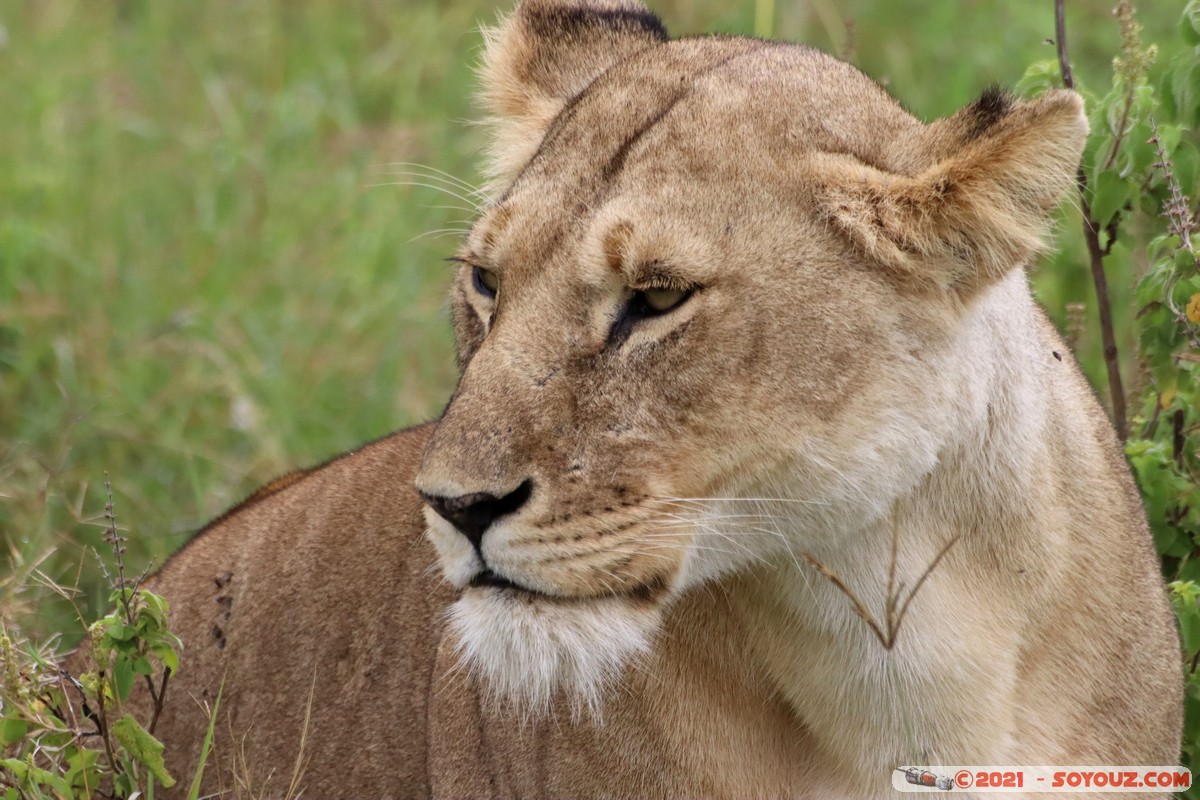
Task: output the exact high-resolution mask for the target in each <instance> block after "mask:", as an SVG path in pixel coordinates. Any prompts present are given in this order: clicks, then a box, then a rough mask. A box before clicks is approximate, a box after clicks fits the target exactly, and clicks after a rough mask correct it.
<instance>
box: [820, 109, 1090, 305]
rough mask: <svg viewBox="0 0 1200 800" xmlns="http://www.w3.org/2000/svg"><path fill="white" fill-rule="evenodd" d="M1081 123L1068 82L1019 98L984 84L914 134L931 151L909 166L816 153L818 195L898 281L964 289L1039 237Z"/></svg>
mask: <svg viewBox="0 0 1200 800" xmlns="http://www.w3.org/2000/svg"><path fill="white" fill-rule="evenodd" d="M1087 132H1088V124H1087V118H1086V117H1085V116H1084V113H1083V101H1082V100H1081V99H1080V97H1079V95H1077V94H1075V93H1074V92H1068V91H1055V92H1051V93H1049V94H1046V95H1044V96H1042V97H1041V98H1039V99H1037V100H1033V101H1029V102H1024V103H1017V102H1015V101H1013V100H1012V99H1011V98H1008V97H1007V96H1006V95H1003V94H1001V93H999V92H988V93H987V94H985V95H984V96H983V97H982V98H980V100H978V101H976V102H975V103H973V104H972V105H970V106H968V107H967V108H965V109H963V110H962V111H960V112H959V113H958V114H955V115H954V116H952V117H949V118H947V119H945V120H941V121H939V122H937V123H934V124H933V125H931V126H930V127H929V128H928V134H929V138H928V139H927V141H925V142H922V143H914V144H913V147H914V148H919V149H923V150H924V151H925V152H926V153H928V154H930V156H932V157H933V158H935V159H936V160H935V161H934V163H933V164H932V166H929V167H927V168H925V169H923V170H921V171H919V172H917V173H916V174H915V175H899V174H895V173H891V172H884V171H881V170H878V169H875V168H874V167H870V166H867V165H865V164H862V163H861V162H858V161H855V160H853V159H850V158H848V157H846V156H837V155H821V156H818V157H817V159H816V160H815V163H814V167H815V169H816V173H817V181H818V186H819V187H820V188H819V189H818V192H819V201H820V204H821V206H822V210H823V211H824V213H825V215H826V216H827V218H828V219H829V220H830V221H831V222H832V223H833V224H834V227H835V228H837V229H840V230H841V231H843V232H844V233H845V234H846V235H847V236H848V237H849V238H850V239H851V241H852V242H853V243H854V244H855V245H856V246H857V247H858V248H859V249H860V250H861V251H862V252H863V253H864V254H865V255H866V256H868V257H869V258H871V259H872V260H874V261H876V262H877V263H879V264H881V265H882V266H883V267H885V268H886V269H888V270H889V271H892V272H894V273H896V274H897V275H898V276H899V277H900V278H901V279H903V280H905V281H909V282H915V283H918V284H925V285H927V286H939V287H941V288H943V289H947V290H952V291H955V292H958V293H959V294H962V295H969V294H971V293H972V292H974V291H976V290H978V289H979V288H982V287H984V286H986V285H988V284H989V283H991V282H993V281H995V280H998V279H999V278H1001V277H1002V276H1004V275H1005V274H1007V273H1008V272H1009V271H1010V270H1011V269H1013V268H1014V267H1016V266H1019V265H1022V264H1024V263H1025V262H1026V261H1027V260H1028V259H1029V258H1030V257H1031V256H1032V255H1033V254H1035V253H1036V252H1037V251H1039V250H1040V249H1041V248H1042V247H1044V246H1045V238H1046V232H1047V224H1048V220H1047V217H1048V215H1049V212H1050V211H1051V210H1053V209H1054V207H1055V206H1056V205H1057V204H1058V202H1059V200H1060V199H1061V197H1062V195H1063V193H1064V192H1065V191H1066V190H1067V189H1068V188H1070V187H1071V186H1072V185H1073V184H1074V181H1075V174H1076V170H1077V168H1078V165H1079V158H1080V156H1081V155H1082V153H1083V145H1084V141H1085V139H1086V138H1087ZM926 163H928V159H927V160H926Z"/></svg>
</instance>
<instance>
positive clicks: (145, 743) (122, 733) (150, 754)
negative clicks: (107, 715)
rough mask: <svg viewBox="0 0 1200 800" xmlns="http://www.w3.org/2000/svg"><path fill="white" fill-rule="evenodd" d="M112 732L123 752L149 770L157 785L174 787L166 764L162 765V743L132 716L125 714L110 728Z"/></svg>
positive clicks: (173, 781)
mask: <svg viewBox="0 0 1200 800" xmlns="http://www.w3.org/2000/svg"><path fill="white" fill-rule="evenodd" d="M112 732H113V736H114V737H115V738H116V740H117V741H118V742H120V743H121V746H122V747H124V748H125V752H127V753H129V755H131V756H133V758H135V759H136V760H137V761H138V763H140V764H142V765H143V766H145V767H146V769H148V770H150V772H151V773H152V774H153V775H154V777H155V778H156V779H157V780H158V782H159V783H161V784H162V785H163V786H165V787H167V788H168V789H169V788H171V787H172V786H174V785H175V779H174V778H172V777H171V775H170V774H169V773H168V772H167V767H166V764H165V763H163V757H162V752H163V745H162V742H160V741H159V740H158V739H155V738H154V737H153V736H151V735H150V734H149V733H148V732H147V731H146V729H145V728H143V727H142V726H141V725H140V724H139V723H138V721H137V720H136V719H134V718H133V715H132V714H126V715H125V716H123V717H121V718H120V719H119V720H117V721H116V723H115V724H114V725H113V726H112Z"/></svg>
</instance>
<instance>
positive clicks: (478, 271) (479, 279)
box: [471, 267, 500, 297]
mask: <svg viewBox="0 0 1200 800" xmlns="http://www.w3.org/2000/svg"><path fill="white" fill-rule="evenodd" d="M471 282H472V283H474V284H475V290H476V291H477V292H479V293H480V294H481V295H483V296H484V297H495V296H496V290H497V289H499V288H500V279H499V278H497V277H496V273H494V272H492V271H491V270H490V269H484V268H483V267H475V269H474V271H473V272H472V273H471Z"/></svg>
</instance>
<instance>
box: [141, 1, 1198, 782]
mask: <svg viewBox="0 0 1200 800" xmlns="http://www.w3.org/2000/svg"><path fill="white" fill-rule="evenodd" d="M488 42H489V44H488V50H487V55H486V57H485V68H484V74H483V84H484V88H483V96H484V99H485V102H486V103H487V104H488V106H489V111H490V112H491V113H492V115H493V124H494V126H495V129H496V134H495V147H494V150H493V162H492V173H491V174H492V176H493V178H494V181H495V183H494V188H495V196H494V198H493V200H492V201H491V203H490V204H489V205H488V207H487V209H486V210H485V211H484V213H483V214H482V215H481V218H480V220H479V221H478V222H477V224H476V225H475V227H474V229H473V230H472V232H471V234H470V235H469V237H468V238H467V240H466V242H465V244H464V247H463V250H462V252H461V253H460V256H461V257H462V259H463V260H464V262H466V263H465V265H464V266H463V268H462V271H461V274H460V276H459V279H458V281H457V282H456V284H455V288H454V316H455V323H456V332H457V336H458V341H459V350H460V361H461V363H462V364H463V375H462V380H461V382H460V385H459V386H458V389H457V390H456V392H455V395H454V397H453V399H452V401H451V403H450V405H449V406H448V408H447V410H446V412H445V414H444V416H443V417H442V419H441V420H440V421H439V422H438V423H437V425H436V427H434V426H425V427H422V428H418V429H414V430H412V431H408V432H404V433H400V434H396V435H395V436H393V437H390V438H388V439H385V440H382V441H380V442H378V443H375V444H372V445H369V446H367V447H364V448H363V449H361V450H360V451H358V452H356V453H352V454H348V455H347V456H346V457H344V458H342V459H340V460H338V461H335V462H333V463H332V464H330V465H327V466H325V467H323V468H320V469H317V470H313V471H309V472H307V473H304V474H302V475H300V476H298V477H297V478H296V479H293V480H288V481H285V482H282V483H279V484H278V485H277V486H276V487H275V488H274V490H272V491H268V492H267V493H265V494H263V493H260V494H259V495H256V496H255V497H254V498H252V502H251V503H250V504H249V505H248V506H246V507H245V508H243V509H242V510H239V511H237V512H236V513H233V514H231V515H228V516H226V517H224V518H223V519H222V520H220V521H219V522H218V523H216V524H215V525H214V526H212V527H211V528H210V529H209V530H208V531H206V532H205V533H203V534H202V535H201V536H199V537H198V538H197V539H196V540H195V541H194V542H193V543H191V544H190V545H189V546H188V547H186V548H185V549H184V550H183V551H182V552H181V553H180V554H178V555H176V556H175V557H174V558H173V559H172V560H171V561H170V562H169V563H168V564H166V566H165V567H164V568H163V569H162V571H161V572H160V573H159V575H158V576H157V577H156V578H155V580H154V588H155V589H156V590H158V591H161V592H164V593H165V594H166V595H167V597H168V598H169V599H170V601H171V603H172V607H173V613H172V622H173V624H174V625H175V626H176V629H177V630H178V631H179V632H180V634H181V635H182V636H183V638H184V640H185V642H186V643H187V646H188V649H187V652H186V654H185V659H184V668H183V671H182V672H181V674H180V675H179V676H178V678H177V679H176V680H174V681H172V688H171V693H172V695H174V697H173V701H172V702H171V703H170V704H169V710H168V712H167V715H166V716H165V718H164V720H163V722H162V731H163V734H164V738H165V739H166V741H167V753H168V757H169V758H170V759H171V764H172V766H173V768H174V769H175V770H176V771H177V772H184V771H185V765H187V764H190V763H193V761H194V758H195V756H196V754H197V752H198V748H199V741H200V738H201V735H202V733H203V730H204V727H205V725H204V717H203V714H202V713H201V710H200V707H199V705H198V704H197V703H194V702H193V699H194V700H196V701H207V702H211V701H212V700H213V698H214V697H215V694H216V692H217V688H218V686H220V685H221V683H222V680H223V681H224V690H223V691H224V699H223V701H222V719H221V721H220V725H219V726H218V731H219V732H221V739H220V743H219V750H218V758H217V765H218V767H219V768H214V769H212V770H211V771H210V773H209V774H208V775H207V776H206V787H205V792H211V791H215V790H216V789H218V788H219V787H222V786H224V787H229V786H230V785H231V782H232V781H234V780H235V777H234V775H235V773H238V774H244V775H250V776H253V778H254V780H255V781H256V783H257V786H258V787H260V788H261V786H262V782H263V781H264V780H267V776H273V777H271V778H270V781H271V783H270V784H269V787H273V791H275V792H279V791H282V789H283V787H284V786H285V785H286V783H287V779H288V776H290V774H291V772H292V767H293V764H294V762H295V759H296V753H297V749H298V747H299V742H300V738H301V728H302V721H303V719H304V714H305V707H306V698H307V696H308V692H309V688H310V686H311V687H312V692H313V700H312V720H311V723H310V729H309V731H308V745H307V750H306V752H305V754H304V756H305V758H306V759H307V762H306V763H307V770H306V773H305V780H304V784H305V785H306V786H307V791H306V794H305V796H311V797H326V796H346V797H367V796H370V797H402V796H437V797H500V796H520V797H539V796H557V797H585V796H655V797H696V796H712V797H760V796H761V797H768V796H769V797H780V796H788V797H813V798H874V797H891V796H892V794H893V791H892V789H891V771H892V769H893V768H894V767H896V766H899V765H902V764H968V765H1004V764H1010V765H1019V764H1118V765H1122V764H1164V765H1165V764H1171V763H1174V762H1175V760H1176V758H1177V756H1178V745H1179V737H1180V725H1181V703H1182V696H1181V679H1180V664H1179V649H1178V641H1177V638H1176V633H1175V630H1174V623H1173V619H1172V616H1171V614H1170V611H1169V608H1168V606H1167V603H1166V600H1165V596H1164V592H1163V587H1162V582H1161V579H1160V577H1159V573H1158V567H1157V561H1156V558H1155V554H1154V551H1153V548H1152V546H1151V541H1150V538H1149V535H1148V533H1147V530H1146V526H1145V522H1144V519H1143V514H1142V510H1141V506H1140V502H1139V499H1138V496H1137V493H1136V489H1135V487H1134V485H1133V483H1132V481H1131V480H1130V477H1129V473H1128V470H1127V468H1126V466H1125V463H1124V460H1123V457H1122V455H1121V452H1120V450H1119V448H1118V445H1117V443H1116V441H1115V438H1114V436H1113V433H1112V430H1111V428H1110V426H1109V424H1108V422H1107V420H1106V418H1105V416H1104V413H1103V411H1102V410H1101V409H1100V407H1099V406H1098V405H1097V403H1096V401H1095V399H1094V398H1093V396H1092V394H1091V391H1090V390H1089V388H1088V386H1087V385H1086V383H1085V382H1084V380H1083V378H1082V377H1081V375H1080V373H1079V370H1078V368H1077V367H1076V365H1075V364H1074V362H1073V361H1072V359H1071V356H1070V354H1069V353H1068V352H1067V350H1066V347H1065V346H1064V345H1063V343H1062V342H1061V340H1060V339H1059V338H1058V336H1057V335H1056V333H1055V332H1054V330H1053V328H1052V326H1051V325H1050V324H1049V323H1048V322H1047V320H1046V318H1045V316H1044V315H1043V314H1042V312H1041V311H1040V309H1038V308H1037V306H1036V305H1035V304H1034V302H1033V301H1032V299H1031V298H1030V294H1029V290H1028V286H1027V283H1026V278H1025V274H1024V271H1023V269H1022V266H1023V264H1024V263H1026V261H1027V260H1028V259H1029V258H1030V257H1031V255H1033V254H1034V253H1036V252H1037V251H1038V250H1039V249H1040V248H1042V247H1044V246H1045V243H1046V215H1047V213H1048V212H1049V211H1050V210H1051V209H1052V208H1053V207H1054V205H1055V204H1056V202H1057V201H1058V199H1059V198H1060V197H1061V196H1062V195H1063V193H1064V192H1065V191H1067V190H1068V189H1069V188H1070V186H1071V183H1072V180H1073V176H1074V172H1075V167H1076V163H1077V161H1078V158H1079V155H1080V152H1081V150H1082V147H1083V142H1084V138H1085V136H1086V122H1085V119H1084V116H1083V113H1082V105H1081V101H1080V99H1079V98H1078V96H1076V95H1074V94H1072V93H1069V92H1052V93H1049V94H1047V95H1045V96H1043V97H1042V98H1040V99H1038V100H1035V101H1029V102H1016V101H1011V100H1009V99H1007V98H1005V97H1003V96H1002V95H999V94H997V93H989V94H986V95H984V97H983V98H981V99H980V101H979V102H978V103H976V104H973V105H972V106H970V107H968V108H967V109H964V110H963V111H962V112H960V113H959V114H957V115H955V116H954V117H951V118H949V119H946V120H941V121H938V122H935V123H933V124H932V125H925V124H923V123H921V122H920V121H918V120H916V119H914V118H913V117H912V116H911V115H909V114H908V113H906V112H905V111H904V110H903V109H901V108H900V107H899V105H898V104H897V103H896V102H895V101H894V100H892V99H891V98H890V97H889V96H888V95H887V94H886V93H885V92H884V91H883V90H882V89H881V88H879V87H878V86H877V85H875V84H874V83H872V82H871V81H870V80H869V79H867V78H866V77H865V76H863V75H862V74H860V73H859V72H857V71H856V70H855V69H853V68H852V67H850V66H848V65H846V64H843V63H841V62H838V61H836V60H834V59H831V58H830V57H828V56H826V55H824V54H821V53H819V52H816V51H813V50H809V49H806V48H801V47H795V46H788V45H781V44H776V43H766V42H760V41H756V40H750V39H738V38H720V37H713V38H701V39H684V40H676V41H669V42H668V41H666V40H665V38H664V34H663V33H662V32H661V28H660V27H659V26H658V23H657V20H655V19H654V18H653V17H651V16H650V15H649V14H648V12H646V11H645V10H644V9H642V8H641V7H640V6H639V5H637V4H635V3H633V2H630V1H629V0H614V1H611V2H610V1H608V0H591V1H589V0H573V1H572V0H527V2H526V3H525V4H524V5H522V6H521V7H520V8H519V9H518V10H517V11H516V12H515V13H514V14H513V15H512V16H510V17H508V18H507V19H506V20H505V22H504V23H503V25H502V26H501V28H500V29H498V30H496V31H494V32H492V33H490V34H489V37H488ZM476 266H478V267H481V268H485V269H488V270H491V271H493V272H494V273H495V275H496V276H497V278H498V281H499V290H498V294H497V296H496V298H495V299H494V300H492V299H490V298H488V297H487V296H485V294H483V293H481V292H480V291H478V290H477V289H476V288H475V287H474V286H473V285H472V278H471V276H472V270H473V268H474V267H476ZM654 286H670V287H675V288H681V289H683V288H694V289H695V292H694V294H693V295H692V296H691V297H690V298H689V299H687V300H686V301H685V302H684V303H683V304H682V305H680V306H679V307H678V308H676V309H675V310H673V311H671V312H669V313H667V314H664V315H662V316H657V317H650V318H646V319H641V320H639V321H637V322H635V323H634V324H632V325H628V326H626V327H625V328H621V327H620V325H621V324H622V323H620V322H619V321H620V319H621V318H622V315H623V314H624V313H625V309H626V306H627V304H628V303H629V302H630V301H631V297H632V296H633V291H634V290H639V289H647V288H651V287H654ZM621 331H623V332H621ZM526 481H528V482H530V483H529V484H528V485H529V486H531V487H532V489H531V492H530V494H529V498H528V500H527V501H526V502H525V503H524V504H523V505H521V506H520V507H519V508H517V509H516V510H515V511H513V512H512V513H509V514H507V515H506V516H503V517H501V518H500V519H498V520H497V521H496V522H495V523H494V524H493V525H492V526H491V528H489V529H488V530H487V532H486V533H485V534H484V536H483V539H482V542H481V547H480V552H478V553H477V552H476V551H475V550H474V549H473V548H472V547H471V545H470V544H468V543H467V541H466V539H465V538H464V537H463V536H462V535H461V534H460V533H459V532H458V531H456V530H455V529H454V528H453V527H452V526H451V525H450V524H449V523H448V522H447V521H446V520H443V519H442V518H441V517H439V516H438V515H437V514H435V513H433V511H432V510H430V509H429V508H423V506H422V503H421V499H420V497H419V496H418V494H417V492H416V490H415V489H414V484H415V485H416V486H417V487H419V489H420V490H421V491H422V492H424V493H426V494H427V495H430V496H442V497H458V496H461V495H470V494H475V493H489V494H492V495H495V496H498V497H499V496H504V495H507V494H508V493H510V492H512V491H514V490H515V489H518V487H521V486H522V485H524V484H525V482H526ZM427 527H428V531H427V532H426V528H427ZM893 537H896V538H895V541H896V542H897V568H896V574H895V583H896V584H898V585H901V586H903V587H906V588H911V587H912V586H914V585H915V584H916V582H917V580H918V578H919V576H920V575H921V574H922V572H924V571H925V569H926V568H927V567H928V565H929V564H930V562H931V561H932V560H933V559H934V557H935V555H936V554H937V553H938V552H939V551H940V550H941V549H942V548H943V547H945V546H946V544H947V543H948V542H950V541H952V540H954V541H956V544H954V545H953V546H952V547H951V549H950V550H949V551H948V554H947V555H946V557H945V559H944V560H943V561H942V562H941V564H940V565H939V566H938V568H937V569H936V570H934V571H933V572H932V574H931V575H930V576H929V578H928V580H927V581H926V582H925V583H924V584H923V585H922V588H921V590H920V593H919V594H918V595H917V596H916V599H915V600H914V601H913V603H912V606H911V607H910V609H909V612H908V616H907V617H906V618H905V621H904V625H903V628H902V629H901V631H900V633H899V637H898V640H897V643H896V645H895V647H894V648H893V649H891V650H890V651H889V650H885V649H884V648H883V647H882V646H881V645H880V643H879V642H878V641H877V640H876V639H875V638H874V636H873V635H872V634H871V632H870V630H869V629H868V628H867V626H866V625H865V624H864V623H863V622H862V620H860V619H859V618H858V617H857V616H856V615H855V613H854V612H853V610H852V608H851V605H850V603H849V601H848V600H847V598H846V597H845V595H844V594H843V593H842V592H840V591H839V590H838V589H837V588H836V587H835V586H834V585H833V584H832V583H831V581H830V580H828V579H827V578H826V577H824V576H822V575H821V574H819V573H818V572H817V571H816V570H814V569H813V568H812V567H811V566H810V565H809V563H808V562H807V561H805V559H804V558H803V557H802V554H806V555H808V556H811V557H812V558H813V559H816V560H818V561H819V562H820V563H822V564H823V565H824V566H825V568H826V569H828V570H832V571H833V572H835V573H836V574H837V575H838V576H840V579H841V580H842V581H844V582H845V584H846V585H847V586H848V587H849V588H850V589H851V590H853V591H854V592H855V593H856V594H857V595H858V596H859V597H860V598H861V600H862V602H863V603H864V605H865V606H866V608H867V609H869V610H870V612H871V613H872V614H874V615H876V616H877V617H878V618H879V619H883V618H884V616H885V608H886V606H887V603H888V598H887V587H888V582H889V579H888V574H889V567H888V565H889V558H890V553H891V543H892V541H893ZM955 537H958V538H957V539H955ZM481 559H486V566H487V567H488V568H489V569H491V570H492V571H493V573H495V574H497V575H500V576H502V577H503V578H505V579H507V580H509V581H511V582H512V583H514V584H515V585H517V586H519V587H523V588H520V589H518V588H500V587H496V586H483V587H470V586H469V584H470V582H471V581H472V579H474V578H475V577H476V576H477V575H478V574H479V573H480V571H481V570H482V569H483V567H484V566H485V564H484V562H483V560H481ZM226 710H227V711H226ZM239 764H240V765H242V766H243V767H244V768H243V769H240V770H239ZM270 791H271V789H268V793H269V792H270ZM1142 796H1145V795H1142Z"/></svg>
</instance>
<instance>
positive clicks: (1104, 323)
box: [1054, 0, 1129, 442]
mask: <svg viewBox="0 0 1200 800" xmlns="http://www.w3.org/2000/svg"><path fill="white" fill-rule="evenodd" d="M1054 32H1055V36H1056V38H1055V46H1056V47H1057V49H1058V68H1059V71H1060V72H1061V73H1062V81H1063V85H1064V86H1066V87H1067V88H1068V89H1071V90H1074V89H1075V75H1074V73H1073V72H1072V71H1071V59H1070V58H1069V57H1068V55H1067V23H1066V15H1065V11H1064V9H1063V0H1054ZM1118 138H1119V137H1118ZM1075 180H1076V183H1077V184H1078V186H1079V199H1080V201H1081V203H1080V207H1081V208H1082V211H1083V238H1084V241H1085V242H1086V243H1087V249H1088V258H1089V260H1090V262H1091V269H1092V284H1093V285H1094V286H1095V288H1096V310H1097V313H1098V315H1099V317H1100V338H1101V341H1102V342H1103V344H1104V366H1105V368H1106V370H1107V372H1108V393H1109V397H1110V398H1111V401H1112V422H1113V427H1114V428H1116V431H1117V436H1118V437H1119V438H1120V439H1121V441H1122V442H1124V441H1125V440H1126V439H1128V438H1129V422H1128V419H1127V416H1126V411H1125V386H1124V383H1123V382H1122V381H1121V360H1120V354H1119V352H1118V350H1117V337H1116V333H1115V332H1114V330H1113V320H1112V303H1111V301H1110V300H1109V296H1108V277H1107V276H1106V275H1105V273H1104V250H1103V249H1102V248H1101V247H1100V226H1099V225H1097V224H1096V219H1095V217H1093V216H1092V207H1091V205H1090V204H1089V203H1088V199H1087V195H1088V182H1087V175H1086V174H1085V173H1084V171H1083V168H1082V167H1080V169H1079V172H1078V174H1077V175H1076V178H1075ZM1111 239H1112V236H1111V232H1110V248H1111Z"/></svg>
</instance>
